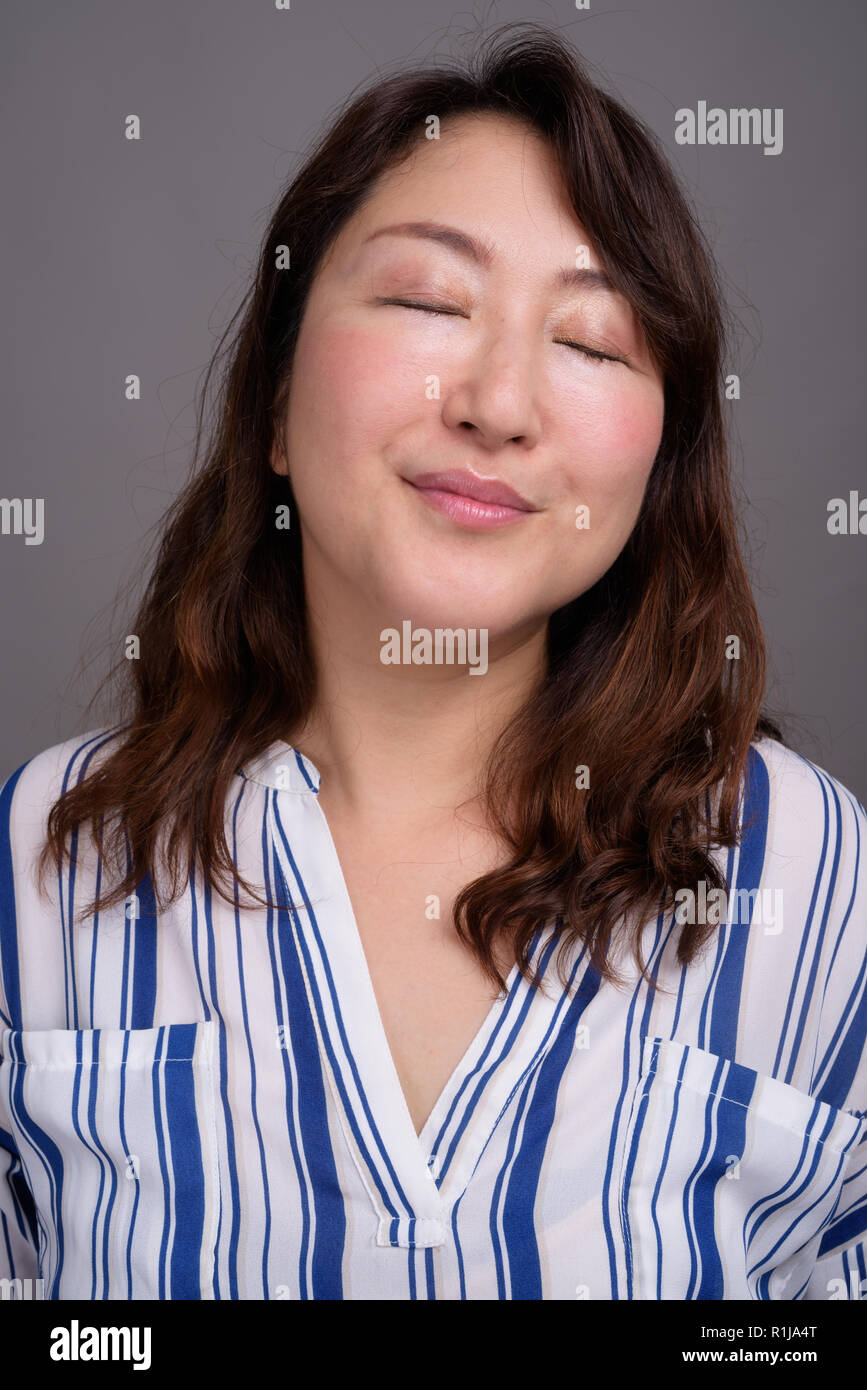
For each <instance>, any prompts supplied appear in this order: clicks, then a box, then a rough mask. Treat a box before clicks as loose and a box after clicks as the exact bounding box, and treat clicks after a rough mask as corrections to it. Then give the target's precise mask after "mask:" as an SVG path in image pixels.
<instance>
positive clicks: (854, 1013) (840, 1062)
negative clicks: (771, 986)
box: [800, 778, 867, 1300]
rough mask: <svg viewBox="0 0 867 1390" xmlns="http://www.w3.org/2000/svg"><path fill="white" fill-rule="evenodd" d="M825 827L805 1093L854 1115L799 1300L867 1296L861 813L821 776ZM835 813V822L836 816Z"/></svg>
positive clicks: (866, 1010) (865, 901)
mask: <svg viewBox="0 0 867 1390" xmlns="http://www.w3.org/2000/svg"><path fill="white" fill-rule="evenodd" d="M827 784H828V785H827V790H828V796H829V803H830V804H829V813H830V824H831V827H833V826H834V824H835V819H836V821H837V825H838V826H839V833H838V837H837V844H836V846H835V845H834V837H833V834H832V835H831V836H829V843H828V862H829V864H830V866H831V869H830V872H831V873H833V874H834V875H835V877H834V880H833V883H834V890H833V897H832V900H831V907H830V911H829V914H828V921H827V925H826V932H827V937H826V948H827V955H826V956H825V959H827V960H828V961H829V965H828V968H827V971H826V972H824V982H823V981H822V980H821V979H819V980H817V990H818V992H819V995H820V1000H821V1016H820V1021H819V1028H818V1036H817V1045H816V1053H815V1067H814V1075H813V1085H812V1087H811V1094H812V1095H814V1096H815V1097H817V1098H818V1099H820V1100H823V1101H827V1102H828V1103H829V1104H830V1105H834V1106H836V1107H837V1108H838V1109H840V1110H846V1111H849V1112H850V1113H851V1114H855V1115H858V1116H860V1117H861V1118H862V1119H863V1121H864V1124H863V1127H862V1132H861V1135H860V1138H859V1140H858V1141H857V1142H856V1143H855V1144H854V1145H853V1146H852V1148H851V1149H850V1150H849V1152H848V1154H847V1156H846V1161H845V1169H844V1179H843V1184H842V1187H841V1190H840V1195H839V1199H838V1201H837V1204H836V1206H835V1208H834V1212H833V1215H832V1217H831V1219H830V1220H829V1222H828V1223H827V1225H826V1226H825V1228H824V1230H823V1232H822V1240H821V1243H820V1245H819V1251H818V1258H817V1261H816V1264H815V1266H814V1268H813V1271H812V1274H811V1276H810V1279H809V1282H808V1284H807V1286H806V1288H805V1289H804V1290H803V1291H802V1292H801V1294H800V1297H802V1298H805V1299H831V1300H834V1299H865V1300H867V813H865V810H864V807H863V806H862V805H861V804H860V803H859V802H858V801H857V800H856V799H855V797H854V796H853V795H852V793H851V792H849V791H847V790H846V788H845V787H842V786H841V785H840V784H839V783H838V782H835V781H834V780H833V779H832V778H828V779H827ZM837 818H839V819H837Z"/></svg>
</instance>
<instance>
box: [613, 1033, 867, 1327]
mask: <svg viewBox="0 0 867 1390" xmlns="http://www.w3.org/2000/svg"><path fill="white" fill-rule="evenodd" d="M865 1124H867V1122H865V1120H864V1119H863V1118H861V1117H859V1116H857V1115H855V1114H850V1113H849V1112H848V1111H845V1110H838V1109H836V1108H835V1107H834V1106H831V1105H828V1104H826V1103H825V1102H823V1101H819V1100H814V1099H813V1098H812V1097H811V1096H808V1095H806V1094H805V1093H804V1092H803V1091H799V1090H797V1089H796V1088H795V1087H794V1086H790V1085H788V1084H787V1083H785V1082H782V1081H779V1080H777V1079H776V1078H773V1077H770V1076H765V1075H763V1074H762V1073H760V1072H757V1071H753V1070H752V1069H751V1068H750V1067H746V1066H743V1065H741V1064H740V1063H738V1062H731V1061H728V1060H726V1059H725V1058H722V1057H718V1056H716V1055H715V1054H713V1053H711V1052H706V1051H704V1050H703V1049H702V1048H698V1047H692V1046H689V1045H687V1044H685V1043H680V1042H675V1041H673V1040H670V1039H665V1038H653V1037H644V1038H643V1039H642V1051H641V1067H640V1073H639V1079H638V1081H637V1083H636V1085H635V1087H634V1090H633V1094H632V1103H631V1109H630V1112H629V1118H628V1121H627V1129H626V1136H625V1144H624V1149H623V1161H622V1167H621V1173H620V1183H619V1202H620V1219H621V1224H622V1230H623V1237H624V1242H625V1247H626V1256H627V1283H628V1292H627V1293H626V1297H628V1298H638V1299H679V1300H684V1299H723V1298H725V1299H794V1298H797V1297H798V1296H799V1293H802V1292H803V1289H804V1286H805V1285H806V1283H807V1281H808V1279H809V1276H810V1271H811V1269H812V1267H813V1265H814V1264H815V1261H816V1258H817V1252H818V1247H819V1243H820V1241H821V1238H822V1230H823V1227H825V1226H826V1225H827V1223H828V1222H829V1221H830V1220H831V1218H832V1217H833V1214H834V1208H835V1206H836V1204H837V1202H838V1200H839V1198H840V1193H841V1188H842V1185H843V1180H844V1177H845V1173H846V1165H847V1159H848V1155H849V1152H850V1151H851V1150H852V1148H853V1147H854V1146H855V1145H856V1144H857V1143H858V1141H859V1139H860V1138H861V1137H862V1135H863V1133H864V1129H865Z"/></svg>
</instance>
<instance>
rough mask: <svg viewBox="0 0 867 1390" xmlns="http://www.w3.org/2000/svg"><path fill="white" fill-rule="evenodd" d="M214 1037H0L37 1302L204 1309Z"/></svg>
mask: <svg viewBox="0 0 867 1390" xmlns="http://www.w3.org/2000/svg"><path fill="white" fill-rule="evenodd" d="M216 1027H217V1025H216V1023H215V1022H214V1021H210V1022H197V1023H185V1024H163V1025H162V1026H160V1027H156V1028H131V1029H109V1028H94V1029H82V1030H71V1031H70V1030H63V1029H52V1030H48V1031H36V1030H28V1029H23V1030H22V1029H9V1028H7V1029H4V1030H3V1031H2V1032H0V1123H2V1124H3V1125H4V1127H5V1128H7V1129H8V1130H9V1131H10V1132H11V1134H12V1136H13V1138H14V1140H15V1143H16V1145H17V1147H18V1151H19V1154H20V1157H21V1162H22V1164H23V1168H24V1173H25V1176H26V1179H27V1183H28V1186H29V1188H30V1191H31V1193H32V1195H33V1199H34V1203H35V1207H36V1217H37V1224H38V1229H39V1247H40V1248H39V1265H40V1275H41V1277H42V1278H43V1280H44V1290H45V1297H46V1298H64V1299H69V1298H82V1299H106V1298H117V1299H129V1298H153V1299H157V1298H159V1299H163V1298H171V1299H174V1298H178V1299H200V1298H213V1296H214V1295H213V1286H212V1274H213V1263H214V1249H215V1242H216V1231H217V1221H218V1217H219V1191H220V1189H219V1166H218V1154H217V1142H216V1107H215V1100H216V1090H215V1083H214V1062H213V1057H214V1048H215V1044H216Z"/></svg>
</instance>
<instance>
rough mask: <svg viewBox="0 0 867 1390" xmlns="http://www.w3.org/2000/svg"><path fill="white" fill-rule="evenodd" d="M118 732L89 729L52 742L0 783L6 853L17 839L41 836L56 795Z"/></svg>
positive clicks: (0, 839)
mask: <svg viewBox="0 0 867 1390" xmlns="http://www.w3.org/2000/svg"><path fill="white" fill-rule="evenodd" d="M117 736H118V730H117V729H116V728H108V727H106V728H101V729H92V730H90V731H89V732H88V733H85V734H78V735H76V736H75V737H74V738H69V739H65V740H64V741H63V742H62V743H55V744H52V745H51V747H49V748H44V749H43V750H42V751H41V752H39V753H35V754H34V755H33V757H32V758H28V759H27V761H26V762H24V763H22V764H21V766H20V767H18V768H16V769H15V771H14V772H11V773H10V774H9V775H8V776H7V777H6V779H5V781H4V782H3V783H2V785H0V846H2V852H3V854H4V857H6V856H8V855H9V853H10V851H11V848H12V843H13V841H14V840H16V839H19V840H20V839H21V838H22V837H23V838H25V839H26V838H35V837H36V836H39V837H41V835H42V834H44V831H45V827H46V820H47V816H48V812H49V811H50V809H51V807H52V805H53V804H54V802H55V801H56V800H57V798H58V797H59V796H60V795H61V794H62V793H63V792H65V791H67V790H68V789H69V788H70V787H74V786H76V785H77V784H78V782H80V781H81V780H82V779H83V778H84V777H85V776H86V775H87V773H88V772H89V771H91V770H92V769H93V767H94V765H95V763H96V762H97V761H98V760H99V759H100V758H104V757H105V756H106V754H107V753H108V752H109V751H110V749H111V747H112V746H113V745H114V743H115V740H116V739H117Z"/></svg>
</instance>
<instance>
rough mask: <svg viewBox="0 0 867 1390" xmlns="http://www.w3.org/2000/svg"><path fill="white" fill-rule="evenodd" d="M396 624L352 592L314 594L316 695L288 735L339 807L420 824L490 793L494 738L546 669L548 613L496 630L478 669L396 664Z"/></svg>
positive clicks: (327, 797)
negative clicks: (392, 641) (350, 598)
mask: <svg viewBox="0 0 867 1390" xmlns="http://www.w3.org/2000/svg"><path fill="white" fill-rule="evenodd" d="M310 592H316V593H318V594H320V595H321V593H322V590H321V587H318V588H316V589H310V588H308V593H310ZM420 626H421V625H420V624H415V623H413V629H414V630H415V629H417V627H420ZM444 626H447V624H444ZM389 627H391V628H395V629H397V631H398V632H400V631H401V622H400V621H394V619H393V618H392V620H391V621H389V620H388V619H386V618H384V616H383V615H382V613H379V614H377V613H373V612H371V611H370V609H369V607H368V608H366V609H365V610H364V611H363V612H360V611H359V609H358V607H357V606H356V605H354V604H352V603H347V602H346V595H345V594H342V595H340V598H339V600H335V599H332V601H330V602H327V603H322V602H321V601H320V603H319V604H318V605H316V604H314V605H308V630H309V633H310V640H311V646H312V652H313V658H314V661H315V667H316V679H317V683H316V699H315V704H314V708H313V710H312V711H311V713H310V716H309V717H308V719H307V721H306V722H305V723H304V725H303V727H301V728H297V729H295V730H293V731H292V732H291V733H290V734H289V736H288V738H289V741H290V742H292V743H293V744H294V745H295V746H296V747H297V748H299V750H300V751H301V752H302V753H304V754H305V755H306V756H308V757H309V758H310V759H311V761H312V762H313V763H314V764H315V765H316V767H317V768H318V769H319V771H320V773H321V776H322V784H321V790H320V796H321V797H323V799H324V802H327V803H328V804H329V805H330V806H331V807H332V808H337V807H339V808H341V809H343V810H345V811H346V812H348V813H350V814H352V813H355V812H362V813H363V814H364V815H365V816H367V817H372V818H376V817H377V812H380V811H381V814H382V817H383V820H384V821H385V820H387V821H389V822H391V823H392V824H394V823H395V822H396V820H397V819H398V818H401V819H402V818H404V817H406V818H408V819H409V820H410V821H412V822H415V823H416V824H418V823H419V821H420V820H421V821H424V820H425V818H426V817H431V818H433V819H436V818H437V817H438V816H442V815H443V813H447V814H451V813H453V812H454V810H455V809H456V808H457V807H459V806H462V807H466V806H467V805H468V804H470V805H474V804H476V803H477V802H478V799H479V797H480V794H481V791H482V779H483V773H484V769H485V767H486V765H487V762H488V758H489V755H490V753H491V750H492V747H493V745H494V742H495V741H496V738H497V736H498V735H499V734H500V732H501V731H502V730H503V728H504V727H505V726H506V725H507V723H508V722H509V720H510V719H511V718H512V716H513V715H514V714H515V713H516V712H517V710H518V709H519V708H520V706H521V705H522V704H523V703H524V701H525V700H526V699H527V697H528V695H529V694H530V692H531V690H532V689H533V688H534V687H535V685H536V683H537V681H538V679H539V676H540V674H541V672H542V670H543V669H544V660H545V640H546V624H545V621H544V620H540V621H539V622H537V623H534V624H532V625H529V626H528V627H527V628H525V629H524V630H523V631H522V632H519V633H517V632H513V633H511V634H509V635H508V636H502V637H497V638H489V640H488V650H487V669H486V670H485V671H484V673H483V674H478V675H473V674H470V672H471V669H472V668H471V667H469V666H467V665H463V666H459V665H448V664H444V663H442V664H436V663H430V664H427V663H425V664H413V663H409V664H404V663H403V662H399V663H397V664H384V663H383V661H382V660H381V659H380V653H381V650H382V647H383V642H382V640H381V638H380V634H381V632H382V631H383V630H385V629H386V628H389Z"/></svg>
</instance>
